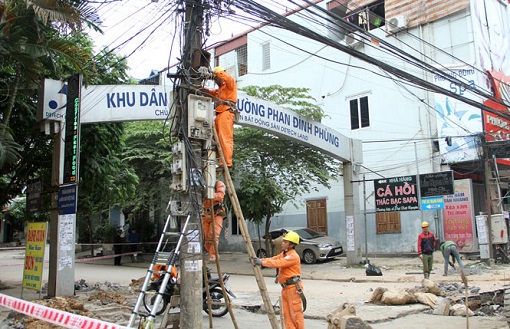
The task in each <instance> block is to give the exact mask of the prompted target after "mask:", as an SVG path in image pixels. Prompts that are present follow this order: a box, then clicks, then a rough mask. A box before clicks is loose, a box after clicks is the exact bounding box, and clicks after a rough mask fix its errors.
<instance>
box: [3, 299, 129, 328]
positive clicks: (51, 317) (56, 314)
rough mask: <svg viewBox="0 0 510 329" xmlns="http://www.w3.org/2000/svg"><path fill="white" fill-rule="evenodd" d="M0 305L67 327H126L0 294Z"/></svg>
mask: <svg viewBox="0 0 510 329" xmlns="http://www.w3.org/2000/svg"><path fill="white" fill-rule="evenodd" d="M0 306H4V307H7V308H9V309H11V310H14V311H17V312H20V313H23V314H26V315H28V316H31V317H33V318H36V319H39V320H43V321H46V322H50V323H53V324H56V325H59V326H62V327H64V328H69V329H125V328H128V327H124V326H120V325H118V324H114V323H108V322H105V321H101V320H98V319H92V318H87V317H85V316H82V315H78V314H73V313H68V312H64V311H61V310H57V309H54V308H50V307H47V306H43V305H39V304H35V303H31V302H27V301H26V300H22V299H18V298H14V297H11V296H7V295H3V294H0Z"/></svg>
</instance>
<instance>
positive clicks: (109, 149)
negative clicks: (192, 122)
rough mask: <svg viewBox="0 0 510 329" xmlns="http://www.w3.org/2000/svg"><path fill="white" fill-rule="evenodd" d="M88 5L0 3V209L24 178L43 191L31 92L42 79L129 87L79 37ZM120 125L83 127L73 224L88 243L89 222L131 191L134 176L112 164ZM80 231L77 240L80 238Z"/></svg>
mask: <svg viewBox="0 0 510 329" xmlns="http://www.w3.org/2000/svg"><path fill="white" fill-rule="evenodd" d="M98 23H99V20H98V17H97V15H96V13H95V9H94V8H93V7H91V6H90V5H89V2H88V1H46V0H32V1H26V0H9V1H3V2H0V56H1V58H2V61H1V62H0V203H1V204H2V205H5V204H7V202H8V201H9V200H10V199H12V198H14V197H15V196H17V195H20V194H21V193H22V191H23V189H24V187H25V186H26V182H27V180H29V179H32V178H35V177H41V178H42V179H43V186H44V187H45V189H46V190H48V188H49V187H50V177H51V165H52V153H53V142H54V141H53V139H54V136H47V135H44V134H42V133H41V132H40V127H39V123H38V122H37V121H36V112H37V109H36V106H37V100H38V95H37V89H38V87H39V85H40V84H41V83H42V82H43V79H44V78H52V79H57V80H65V79H67V78H68V77H70V76H71V75H74V74H77V73H78V74H81V75H82V76H83V77H84V82H85V84H123V83H132V82H133V80H132V79H130V78H129V77H128V75H127V69H128V67H127V62H126V60H125V59H124V58H122V57H119V56H117V55H116V54H115V53H113V52H112V51H110V50H108V49H103V50H101V52H100V53H99V54H96V55H94V53H93V43H92V40H91V39H90V38H89V37H88V35H87V34H86V33H84V32H83V31H82V29H83V27H84V26H85V25H87V26H89V27H92V28H95V29H96V30H97V29H98V28H97V24H98ZM122 136H123V124H121V123H112V124H90V125H84V126H83V127H82V132H81V142H82V144H81V153H80V157H81V164H80V181H79V188H78V191H79V197H78V200H79V202H78V213H79V217H78V222H80V221H82V222H85V223H86V226H88V229H87V230H84V231H85V233H86V232H88V233H89V234H86V235H87V236H89V237H91V236H92V232H93V228H92V227H90V226H91V216H93V215H94V214H97V213H99V214H101V213H103V214H104V213H105V212H107V211H108V209H109V207H110V206H112V205H122V204H125V203H126V202H127V201H128V200H130V199H131V198H132V197H133V195H134V194H135V191H136V186H137V184H138V177H137V176H136V174H135V172H134V170H133V169H132V168H130V167H129V165H128V164H126V163H124V162H122V161H121V158H120V157H119V155H120V153H121V150H122V147H123V140H122ZM84 231H81V233H84Z"/></svg>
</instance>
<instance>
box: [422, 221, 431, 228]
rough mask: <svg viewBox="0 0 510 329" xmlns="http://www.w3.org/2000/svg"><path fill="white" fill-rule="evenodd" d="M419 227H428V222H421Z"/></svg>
mask: <svg viewBox="0 0 510 329" xmlns="http://www.w3.org/2000/svg"><path fill="white" fill-rule="evenodd" d="M421 227H429V222H421Z"/></svg>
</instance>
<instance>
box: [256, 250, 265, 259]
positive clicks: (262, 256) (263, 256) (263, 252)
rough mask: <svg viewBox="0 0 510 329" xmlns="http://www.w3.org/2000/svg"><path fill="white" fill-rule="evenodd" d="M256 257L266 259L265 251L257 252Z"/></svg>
mask: <svg viewBox="0 0 510 329" xmlns="http://www.w3.org/2000/svg"><path fill="white" fill-rule="evenodd" d="M257 257H258V258H266V257H267V254H266V251H265V250H264V249H259V250H257Z"/></svg>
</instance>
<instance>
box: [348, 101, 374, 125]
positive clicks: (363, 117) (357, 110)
mask: <svg viewBox="0 0 510 329" xmlns="http://www.w3.org/2000/svg"><path fill="white" fill-rule="evenodd" d="M349 107H350V111H351V130H355V129H360V128H365V127H369V126H370V116H369V113H368V112H369V111H368V96H363V97H360V98H356V99H351V100H350V101H349Z"/></svg>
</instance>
